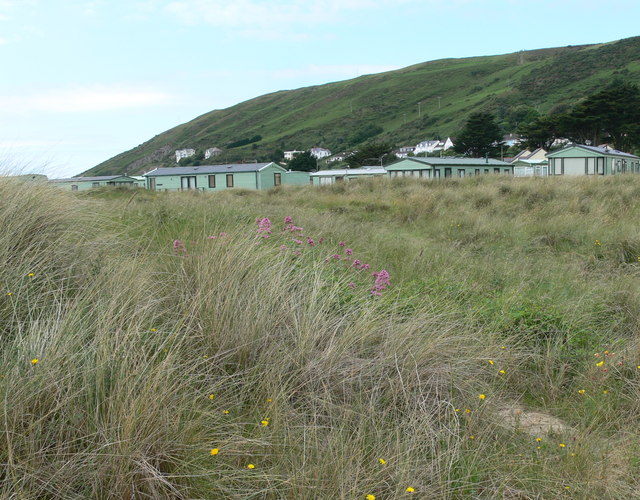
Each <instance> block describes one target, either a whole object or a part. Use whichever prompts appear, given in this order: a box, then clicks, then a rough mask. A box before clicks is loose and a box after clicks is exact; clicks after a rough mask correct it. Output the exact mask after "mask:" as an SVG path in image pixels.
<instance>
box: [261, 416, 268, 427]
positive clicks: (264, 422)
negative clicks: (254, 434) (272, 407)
mask: <svg viewBox="0 0 640 500" xmlns="http://www.w3.org/2000/svg"><path fill="white" fill-rule="evenodd" d="M260 425H261V426H262V427H266V426H268V425H269V419H268V418H265V419H264V420H262V421H261V422H260Z"/></svg>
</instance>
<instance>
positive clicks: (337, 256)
mask: <svg viewBox="0 0 640 500" xmlns="http://www.w3.org/2000/svg"><path fill="white" fill-rule="evenodd" d="M331 257H332V258H334V259H335V260H340V254H339V253H334V254H333V255H332V256H331Z"/></svg>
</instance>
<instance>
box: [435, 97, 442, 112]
mask: <svg viewBox="0 0 640 500" xmlns="http://www.w3.org/2000/svg"><path fill="white" fill-rule="evenodd" d="M436 99H438V109H440V99H442V97H436Z"/></svg>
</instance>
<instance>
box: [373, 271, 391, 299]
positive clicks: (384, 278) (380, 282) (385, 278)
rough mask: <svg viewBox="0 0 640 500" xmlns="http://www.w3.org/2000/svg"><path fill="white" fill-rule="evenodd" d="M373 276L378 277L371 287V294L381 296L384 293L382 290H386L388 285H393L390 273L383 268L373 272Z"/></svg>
mask: <svg viewBox="0 0 640 500" xmlns="http://www.w3.org/2000/svg"><path fill="white" fill-rule="evenodd" d="M373 277H374V278H375V279H376V281H375V283H374V284H373V287H372V288H371V294H372V295H377V296H380V295H382V293H380V292H382V291H384V290H385V289H386V288H387V287H388V286H390V285H391V283H390V282H389V273H388V272H387V271H386V270H384V269H383V270H381V271H378V272H376V273H373Z"/></svg>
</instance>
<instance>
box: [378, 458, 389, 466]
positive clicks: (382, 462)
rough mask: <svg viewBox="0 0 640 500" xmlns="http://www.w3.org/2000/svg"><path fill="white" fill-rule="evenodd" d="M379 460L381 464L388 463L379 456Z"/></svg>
mask: <svg viewBox="0 0 640 500" xmlns="http://www.w3.org/2000/svg"><path fill="white" fill-rule="evenodd" d="M378 462H380V464H381V465H387V461H386V460H385V459H384V458H379V459H378Z"/></svg>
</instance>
